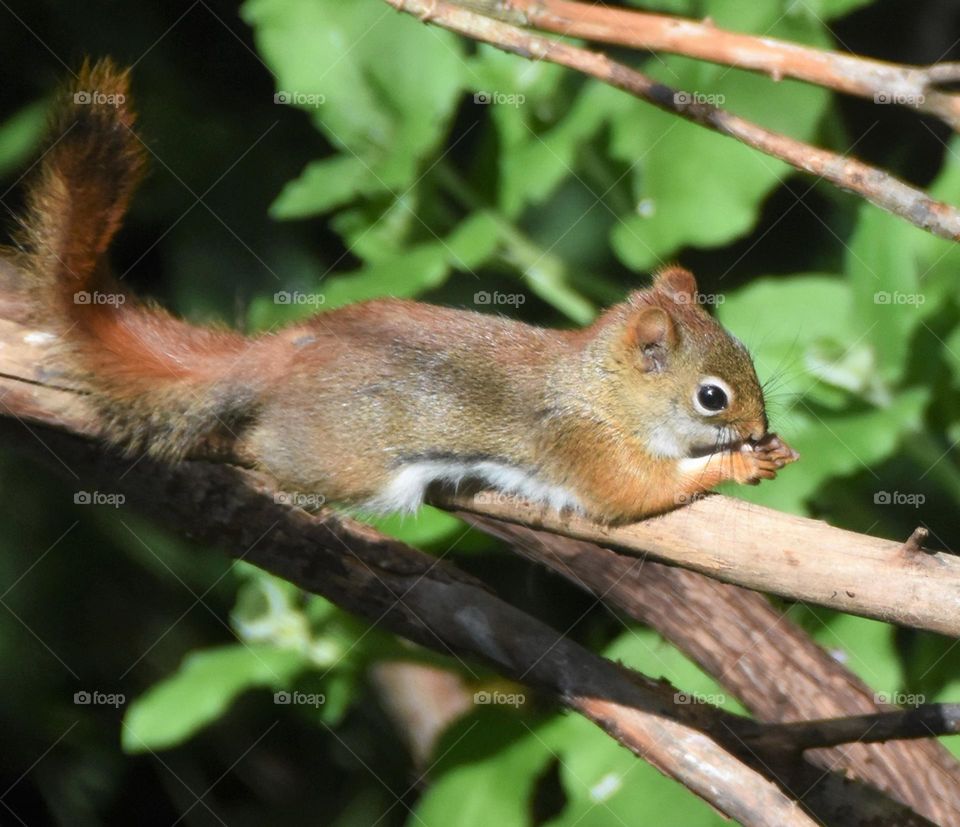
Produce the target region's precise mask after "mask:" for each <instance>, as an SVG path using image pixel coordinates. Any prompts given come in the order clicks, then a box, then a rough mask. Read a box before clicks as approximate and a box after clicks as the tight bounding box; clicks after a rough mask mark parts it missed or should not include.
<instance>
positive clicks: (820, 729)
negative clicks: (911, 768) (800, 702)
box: [739, 704, 960, 752]
mask: <svg viewBox="0 0 960 827" xmlns="http://www.w3.org/2000/svg"><path fill="white" fill-rule="evenodd" d="M958 732H960V704H924V705H922V706H918V707H916V708H914V709H901V710H897V711H896V712H876V713H874V714H872V715H851V716H848V717H846V718H827V719H824V720H820V721H790V722H789V723H781V724H754V723H753V722H750V723H748V725H747V727H746V728H745V729H744V730H742V731H741V732H740V733H739V734H740V737H741V738H743V739H744V741H745V742H746V743H748V744H750V746H751V747H753V748H757V747H758V746H759V747H760V748H761V749H762V750H766V749H771V748H772V749H784V750H787V751H796V752H799V751H802V750H806V749H816V748H818V747H835V746H838V745H840V744H849V743H852V742H854V741H856V742H859V743H861V744H876V743H882V742H883V741H890V740H893V739H903V738H933V737H936V736H938V735H956V734H957V733H958Z"/></svg>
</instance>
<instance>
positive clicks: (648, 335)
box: [626, 307, 676, 373]
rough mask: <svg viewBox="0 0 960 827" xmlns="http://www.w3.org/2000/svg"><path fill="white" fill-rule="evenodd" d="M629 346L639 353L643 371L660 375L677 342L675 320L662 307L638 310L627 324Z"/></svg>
mask: <svg viewBox="0 0 960 827" xmlns="http://www.w3.org/2000/svg"><path fill="white" fill-rule="evenodd" d="M626 338H627V344H628V346H629V347H630V348H631V349H632V350H634V351H635V352H637V353H638V355H639V357H640V359H641V361H642V363H643V369H644V370H645V371H647V372H648V373H659V372H660V371H662V370H663V369H664V367H665V365H666V357H667V353H668V351H669V350H670V348H672V347H673V344H674V342H676V331H675V330H674V327H673V319H671V318H670V314H669V313H667V311H666V310H664V309H663V308H662V307H644V308H641V309H640V310H637V311H636V312H635V313H634V314H633V315H632V316H631V317H630V320H629V321H628V323H627V334H626Z"/></svg>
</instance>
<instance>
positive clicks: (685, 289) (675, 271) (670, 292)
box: [653, 266, 697, 304]
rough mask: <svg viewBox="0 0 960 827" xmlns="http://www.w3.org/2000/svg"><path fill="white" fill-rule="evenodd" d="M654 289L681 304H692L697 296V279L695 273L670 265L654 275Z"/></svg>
mask: <svg viewBox="0 0 960 827" xmlns="http://www.w3.org/2000/svg"><path fill="white" fill-rule="evenodd" d="M653 289H654V290H655V291H656V292H658V293H663V294H664V295H667V296H669V297H670V298H672V299H673V300H674V301H676V302H680V304H691V303H692V302H694V301H695V300H696V298H697V280H696V279H695V278H694V277H693V273H691V272H690V271H689V270H684V269H683V268H682V267H676V266H670V267H664V268H663V269H662V270H659V271H658V272H657V274H656V275H655V276H654V277H653Z"/></svg>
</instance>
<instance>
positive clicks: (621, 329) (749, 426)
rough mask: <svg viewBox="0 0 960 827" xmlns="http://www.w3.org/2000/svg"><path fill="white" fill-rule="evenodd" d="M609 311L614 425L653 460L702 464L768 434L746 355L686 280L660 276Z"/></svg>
mask: <svg viewBox="0 0 960 827" xmlns="http://www.w3.org/2000/svg"><path fill="white" fill-rule="evenodd" d="M614 311H615V312H614V313H613V316H612V318H611V319H610V320H609V321H610V327H608V328H607V329H608V330H609V331H610V334H611V335H612V337H613V338H612V340H611V339H607V342H608V346H609V349H608V354H609V355H610V356H611V357H612V360H611V361H610V362H609V363H608V365H607V370H608V371H609V372H611V373H614V374H618V375H619V379H620V380H621V381H618V382H616V387H617V389H618V390H617V393H616V396H617V397H618V398H617V401H616V403H615V404H616V405H617V408H618V411H617V417H618V419H622V420H624V421H626V422H627V423H628V427H630V428H631V430H632V432H633V434H634V435H635V436H638V437H641V438H642V439H644V440H645V441H646V443H647V447H648V449H649V450H650V452H651V453H653V454H655V455H658V456H668V457H678V458H679V457H690V456H699V455H703V454H708V453H711V452H713V451H716V450H720V449H722V448H725V447H729V446H731V445H735V444H736V443H739V442H746V441H756V440H759V439H761V438H762V437H763V436H764V435H765V434H766V433H767V416H766V411H765V409H764V402H763V390H762V388H761V387H760V382H759V381H758V379H757V374H756V371H755V370H754V367H753V361H752V360H751V358H750V354H749V353H748V352H747V349H746V348H745V347H744V346H743V344H742V343H741V342H740V341H739V340H738V339H736V338H735V337H734V336H732V335H731V334H730V333H728V332H727V331H726V330H724V329H723V328H722V327H721V326H720V324H719V323H718V322H717V321H716V320H715V319H714V318H713V317H712V316H710V315H709V314H708V313H707V312H706V310H704V308H703V306H702V303H701V302H700V301H699V300H698V295H697V283H696V280H695V279H694V277H693V275H692V274H691V273H689V272H688V271H687V270H684V269H682V268H680V267H668V268H666V269H664V270H661V271H660V272H658V273H657V275H656V277H655V279H654V283H653V286H652V287H650V288H648V289H646V290H640V291H638V292H636V293H634V294H632V295H631V296H630V298H629V300H628V301H627V302H626V303H625V304H622V305H619V306H618V307H617V308H615V309H614ZM605 326H606V325H605Z"/></svg>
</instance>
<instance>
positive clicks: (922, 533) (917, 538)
mask: <svg viewBox="0 0 960 827" xmlns="http://www.w3.org/2000/svg"><path fill="white" fill-rule="evenodd" d="M929 536H930V532H929V531H927V529H925V528H924V527H923V526H917V527H916V528H915V529H914V530H913V532H912V533H911V534H910V536H909V537H907V539H906V540H904V542H903V545H902V546H901V549H902V550H903V553H904V554H916V553H917V552H922V551H924V548H923V544H924V543H925V542H926V541H927V538H928V537H929Z"/></svg>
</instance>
